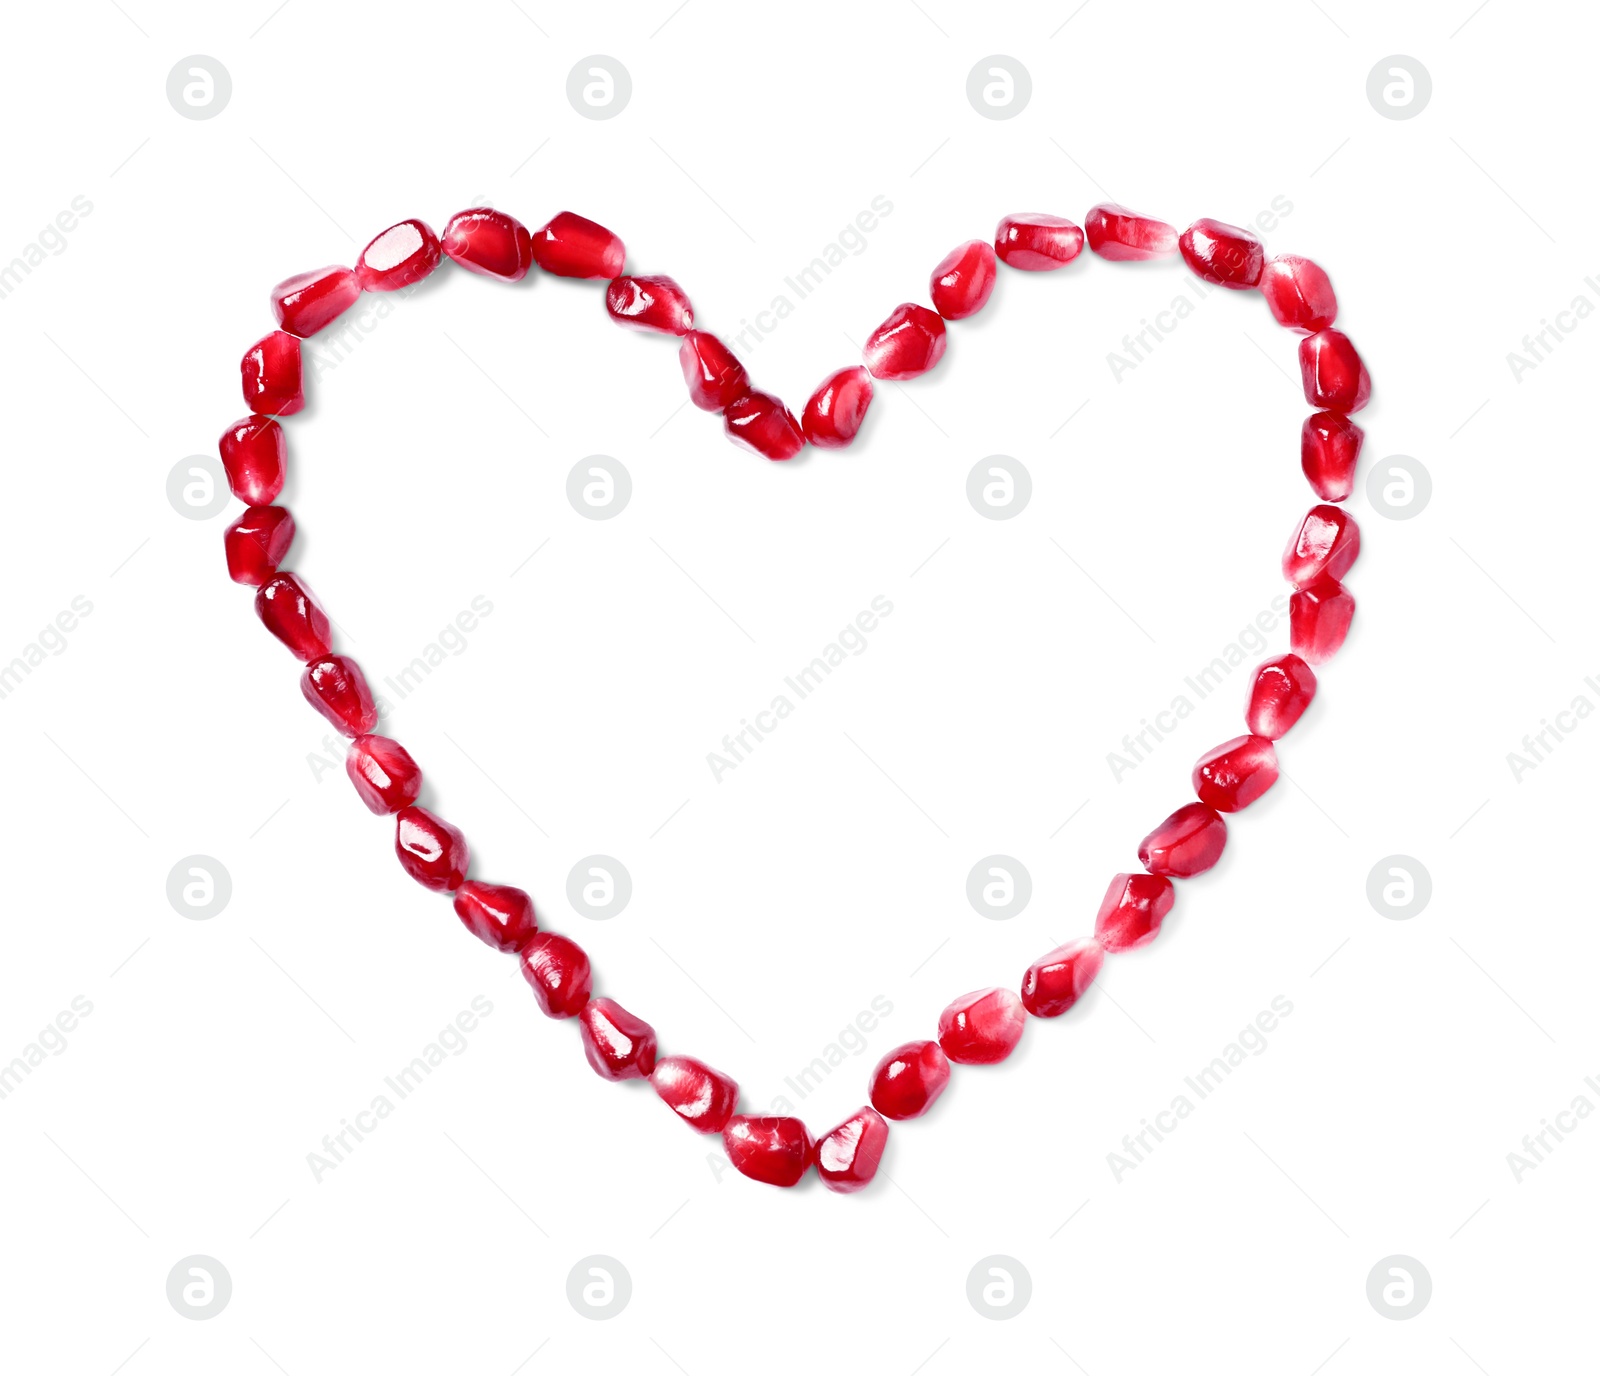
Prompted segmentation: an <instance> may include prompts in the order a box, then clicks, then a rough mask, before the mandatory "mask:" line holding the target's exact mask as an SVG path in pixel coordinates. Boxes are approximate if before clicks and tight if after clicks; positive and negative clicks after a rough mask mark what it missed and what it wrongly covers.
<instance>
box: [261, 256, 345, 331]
mask: <svg viewBox="0 0 1600 1376" xmlns="http://www.w3.org/2000/svg"><path fill="white" fill-rule="evenodd" d="M360 296H361V283H360V282H358V281H357V280H356V275H355V273H354V272H353V271H351V269H349V268H338V267H333V268H317V269H316V270H315V271H314V272H301V273H296V274H295V275H294V276H293V277H286V278H284V280H283V281H281V282H279V283H278V285H277V286H275V287H274V288H273V289H272V315H273V318H274V319H275V320H277V322H278V324H279V325H280V326H281V327H282V328H283V329H284V330H286V331H288V332H289V333H290V334H292V335H298V336H299V337H300V338H301V339H306V338H309V337H310V336H311V335H314V334H316V333H317V331H318V330H322V329H326V328H327V327H328V326H329V325H331V324H332V323H333V322H334V321H335V320H337V319H338V318H339V317H340V316H341V315H343V314H344V313H345V312H346V311H347V310H349V309H350V307H351V306H353V305H355V303H356V301H357V300H359V299H360Z"/></svg>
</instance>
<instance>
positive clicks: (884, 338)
mask: <svg viewBox="0 0 1600 1376" xmlns="http://www.w3.org/2000/svg"><path fill="white" fill-rule="evenodd" d="M945 343H946V340H945V333H944V321H943V320H942V319H941V318H940V317H939V316H938V315H937V314H935V313H934V312H933V311H930V310H929V309H928V308H927V307H926V306H917V305H913V304H912V303H911V302H909V301H908V302H906V303H905V304H903V305H899V306H896V307H895V308H894V309H893V310H892V311H890V312H889V318H888V319H887V320H885V321H884V322H883V324H881V325H879V326H878V328H877V329H875V330H874V331H873V332H872V333H871V335H869V336H868V337H867V343H866V347H865V348H864V349H862V351H861V354H862V357H863V358H864V359H865V360H866V364H867V371H868V372H870V373H871V374H872V375H873V377H877V378H883V379H884V380H885V381H888V382H904V381H905V380H906V379H907V378H913V377H921V376H922V375H923V374H924V373H925V372H927V371H928V369H930V368H931V367H933V365H934V364H935V363H937V362H938V361H939V360H940V358H942V357H943V356H944V346H945Z"/></svg>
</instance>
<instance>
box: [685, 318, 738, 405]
mask: <svg viewBox="0 0 1600 1376" xmlns="http://www.w3.org/2000/svg"><path fill="white" fill-rule="evenodd" d="M678 363H679V364H680V365H681V366H682V368H683V380H684V381H685V382H686V383H687V384H688V386H689V399H690V400H691V401H692V402H694V404H695V405H696V406H698V407H699V408H700V409H701V410H702V411H725V410H727V408H728V406H729V404H730V403H732V402H734V401H737V400H738V399H739V398H740V397H742V396H743V395H744V394H745V393H746V392H748V391H749V390H750V374H749V373H747V372H746V371H745V369H744V364H742V363H740V362H739V360H738V359H736V358H735V357H734V356H733V353H732V352H731V351H730V350H729V348H728V346H727V345H726V344H724V343H723V342H722V341H721V340H720V339H718V338H717V337H716V335H714V334H707V333H705V331H704V330H690V331H689V333H688V334H686V335H684V337H683V343H682V344H680V345H679V346H678Z"/></svg>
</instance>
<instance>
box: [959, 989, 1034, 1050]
mask: <svg viewBox="0 0 1600 1376" xmlns="http://www.w3.org/2000/svg"><path fill="white" fill-rule="evenodd" d="M1026 1021H1027V1018H1026V1016H1025V1015H1024V1014H1023V1011H1022V1000H1021V999H1019V998H1018V997H1017V996H1016V995H1015V994H1013V993H1012V992H1011V991H1010V990H1009V989H978V990H975V991H973V992H972V993H970V994H963V995H962V996H961V997H960V998H958V999H956V1000H954V1001H953V1002H952V1003H951V1004H950V1005H949V1007H947V1008H946V1009H945V1010H944V1012H942V1013H941V1014H939V1045H940V1047H941V1048H942V1049H943V1050H944V1054H945V1055H946V1056H948V1057H949V1058H950V1059H951V1060H952V1061H954V1062H955V1063H956V1064H957V1065H994V1064H995V1063H996V1062H997V1061H1003V1060H1005V1058H1006V1057H1007V1056H1009V1055H1010V1054H1011V1053H1012V1052H1013V1051H1015V1050H1016V1049H1017V1043H1018V1042H1019V1041H1021V1040H1022V1025H1023V1023H1025V1022H1026Z"/></svg>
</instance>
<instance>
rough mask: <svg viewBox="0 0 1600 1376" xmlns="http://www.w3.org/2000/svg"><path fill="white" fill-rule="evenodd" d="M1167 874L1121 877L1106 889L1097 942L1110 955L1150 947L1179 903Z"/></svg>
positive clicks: (1097, 922) (1097, 920)
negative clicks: (1110, 952)
mask: <svg viewBox="0 0 1600 1376" xmlns="http://www.w3.org/2000/svg"><path fill="white" fill-rule="evenodd" d="M1177 897H1178V895H1177V892H1176V891H1175V890H1174V889H1173V887H1172V881H1171V880H1170V879H1168V878H1167V877H1166V876H1165V875H1164V874H1119V875H1115V876H1114V877H1113V878H1112V880H1111V883H1110V885H1109V886H1108V887H1107V888H1106V896H1105V897H1104V898H1103V899H1101V900H1100V911H1099V913H1098V914H1096V916H1095V920H1094V939H1095V940H1096V941H1098V942H1099V943H1100V945H1101V946H1103V947H1104V948H1105V949H1106V950H1108V951H1131V950H1134V949H1135V948H1136V947H1139V946H1148V945H1149V944H1150V943H1151V942H1152V941H1154V940H1155V939H1156V933H1157V932H1159V931H1160V930H1161V919H1162V918H1164V917H1165V916H1166V915H1167V914H1168V913H1170V912H1171V911H1172V905H1173V903H1174V902H1175V901H1176V900H1177Z"/></svg>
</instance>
